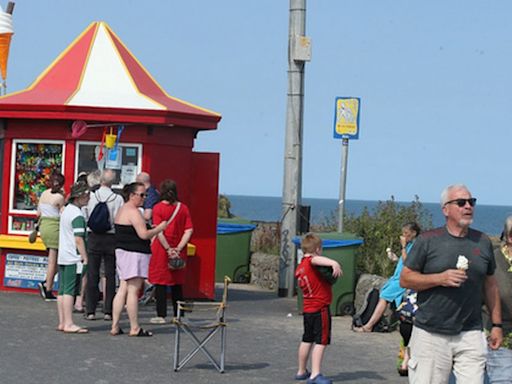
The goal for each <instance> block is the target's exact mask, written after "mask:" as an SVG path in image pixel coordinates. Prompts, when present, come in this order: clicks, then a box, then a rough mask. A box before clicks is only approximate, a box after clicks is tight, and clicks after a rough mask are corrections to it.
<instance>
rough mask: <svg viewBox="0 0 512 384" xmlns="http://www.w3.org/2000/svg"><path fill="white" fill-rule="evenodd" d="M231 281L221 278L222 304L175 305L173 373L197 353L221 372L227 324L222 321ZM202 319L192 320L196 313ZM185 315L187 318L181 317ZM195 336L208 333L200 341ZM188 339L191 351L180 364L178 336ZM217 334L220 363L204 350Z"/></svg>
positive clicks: (195, 318)
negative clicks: (182, 335) (198, 333)
mask: <svg viewBox="0 0 512 384" xmlns="http://www.w3.org/2000/svg"><path fill="white" fill-rule="evenodd" d="M229 283H231V279H230V278H229V277H228V276H224V291H223V294H222V301H221V302H185V301H178V313H177V317H176V318H174V319H173V321H172V322H173V323H174V325H175V326H176V334H175V335H176V336H175V339H174V371H175V372H178V371H179V370H180V369H181V368H183V366H185V364H187V363H188V362H189V361H190V359H192V357H194V356H195V355H196V354H197V353H198V352H199V351H201V352H203V354H204V355H205V356H206V357H207V358H208V360H210V362H211V363H212V364H213V365H214V366H215V368H217V370H218V371H219V372H220V373H223V372H224V359H225V352H226V323H225V321H224V312H225V310H226V306H227V301H228V285H229ZM196 312H197V313H199V314H200V315H201V317H200V318H197V317H195V316H196V315H195V313H196ZM184 313H186V314H187V315H186V317H184ZM194 332H207V334H206V336H204V337H203V338H202V339H201V340H200V339H199V337H198V336H196V334H195V333H194ZM182 333H184V334H186V335H189V336H190V338H191V340H192V342H193V344H194V347H193V349H192V350H191V351H190V352H189V353H188V354H187V355H186V356H185V357H184V358H183V359H182V360H180V346H181V345H180V342H181V340H180V338H181V334H182ZM217 333H220V359H219V361H217V360H216V359H215V358H214V357H213V356H212V355H211V353H210V352H209V351H208V350H207V349H206V344H207V343H208V342H209V341H210V340H211V339H213V337H214V336H215V335H216V334H217Z"/></svg>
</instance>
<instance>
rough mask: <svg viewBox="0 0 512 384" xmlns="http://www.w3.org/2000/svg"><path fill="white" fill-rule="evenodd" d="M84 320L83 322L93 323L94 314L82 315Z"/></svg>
mask: <svg viewBox="0 0 512 384" xmlns="http://www.w3.org/2000/svg"><path fill="white" fill-rule="evenodd" d="M84 319H85V320H89V321H94V320H96V314H94V313H86V314H85V315H84Z"/></svg>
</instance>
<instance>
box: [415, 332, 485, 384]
mask: <svg viewBox="0 0 512 384" xmlns="http://www.w3.org/2000/svg"><path fill="white" fill-rule="evenodd" d="M409 346H410V350H411V358H410V359H409V364H408V365H409V383H413V384H433V383H435V384H447V383H448V379H449V377H450V372H451V371H452V369H453V373H454V375H455V377H456V379H457V384H482V383H483V382H484V371H485V361H486V356H487V342H486V340H485V335H484V333H483V332H482V331H467V332H461V333H460V334H458V335H453V336H450V335H441V334H439V333H430V332H427V331H424V330H423V329H421V328H417V327H413V329H412V336H411V341H410V343H409Z"/></svg>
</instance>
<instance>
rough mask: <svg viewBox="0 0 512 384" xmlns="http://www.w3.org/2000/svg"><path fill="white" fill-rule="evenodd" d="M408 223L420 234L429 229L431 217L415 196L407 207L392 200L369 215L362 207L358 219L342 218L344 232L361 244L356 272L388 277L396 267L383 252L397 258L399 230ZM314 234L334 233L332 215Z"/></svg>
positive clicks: (398, 253) (334, 226)
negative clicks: (362, 242)
mask: <svg viewBox="0 0 512 384" xmlns="http://www.w3.org/2000/svg"><path fill="white" fill-rule="evenodd" d="M336 217H337V216H336ZM410 221H415V222H417V223H418V224H419V225H420V227H421V229H422V230H426V229H429V228H431V227H432V216H431V214H430V213H429V212H428V211H427V210H426V209H425V208H424V207H423V204H422V203H421V202H420V201H419V198H418V196H415V198H414V201H412V202H411V203H410V204H403V203H397V202H396V201H395V199H394V197H393V196H391V199H390V200H387V201H380V202H379V203H378V205H377V207H375V208H374V209H373V210H372V211H370V210H369V209H368V208H367V207H365V208H364V209H363V212H361V214H360V215H359V216H355V215H345V217H344V221H343V224H344V225H343V230H344V231H345V232H351V233H354V234H355V235H356V236H358V237H361V238H363V240H364V244H363V245H362V246H360V247H359V248H358V250H357V269H358V271H359V272H362V273H372V274H376V275H381V276H390V275H391V274H392V273H393V270H394V268H395V263H393V262H391V261H390V260H389V259H388V258H387V257H386V248H388V247H389V248H391V249H392V250H393V252H395V253H396V254H397V255H400V235H401V233H402V226H403V225H404V224H405V223H407V222H410ZM314 230H317V231H336V220H335V217H334V214H333V215H332V216H331V217H330V218H327V219H326V221H325V222H324V223H323V224H322V225H321V226H320V227H315V228H314Z"/></svg>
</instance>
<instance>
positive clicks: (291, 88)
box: [278, 0, 311, 297]
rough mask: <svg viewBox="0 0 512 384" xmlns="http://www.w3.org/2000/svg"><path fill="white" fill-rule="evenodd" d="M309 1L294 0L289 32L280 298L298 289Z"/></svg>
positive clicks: (309, 51) (308, 54) (309, 57)
mask: <svg viewBox="0 0 512 384" xmlns="http://www.w3.org/2000/svg"><path fill="white" fill-rule="evenodd" d="M305 30H306V0H290V25H289V33H288V97H287V107H286V135H285V153H284V182H283V200H282V217H281V249H280V255H279V256H280V257H279V290H278V295H279V296H280V297H292V296H293V294H294V286H295V284H294V283H295V276H294V274H295V255H296V248H295V245H294V244H293V238H294V237H295V236H296V235H297V232H298V226H299V211H300V210H299V207H300V204H301V198H302V196H301V194H302V131H303V115H304V67H305V62H306V61H309V60H311V43H310V40H309V38H307V37H306V36H305Z"/></svg>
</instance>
